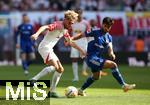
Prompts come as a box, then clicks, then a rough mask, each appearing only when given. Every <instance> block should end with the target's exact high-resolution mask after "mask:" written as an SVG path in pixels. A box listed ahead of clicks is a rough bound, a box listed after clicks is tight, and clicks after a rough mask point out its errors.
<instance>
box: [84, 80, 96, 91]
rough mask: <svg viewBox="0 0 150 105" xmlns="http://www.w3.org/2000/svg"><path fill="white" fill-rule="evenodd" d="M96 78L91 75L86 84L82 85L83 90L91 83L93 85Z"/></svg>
mask: <svg viewBox="0 0 150 105" xmlns="http://www.w3.org/2000/svg"><path fill="white" fill-rule="evenodd" d="M94 81H95V80H94V79H93V78H92V77H89V78H88V79H87V80H86V82H84V84H83V85H82V87H81V90H85V89H86V88H88V87H89V86H90V85H92V83H93V82H94Z"/></svg>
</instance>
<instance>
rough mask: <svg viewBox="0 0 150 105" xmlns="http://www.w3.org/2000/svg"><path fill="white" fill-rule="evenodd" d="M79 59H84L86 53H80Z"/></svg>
mask: <svg viewBox="0 0 150 105" xmlns="http://www.w3.org/2000/svg"><path fill="white" fill-rule="evenodd" d="M80 57H81V58H82V59H83V58H85V57H86V52H84V51H80Z"/></svg>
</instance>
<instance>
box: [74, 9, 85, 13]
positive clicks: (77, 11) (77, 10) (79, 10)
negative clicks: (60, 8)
mask: <svg viewBox="0 0 150 105" xmlns="http://www.w3.org/2000/svg"><path fill="white" fill-rule="evenodd" d="M74 11H75V12H76V13H77V14H82V12H83V10H82V9H81V8H76V9H75V10H74Z"/></svg>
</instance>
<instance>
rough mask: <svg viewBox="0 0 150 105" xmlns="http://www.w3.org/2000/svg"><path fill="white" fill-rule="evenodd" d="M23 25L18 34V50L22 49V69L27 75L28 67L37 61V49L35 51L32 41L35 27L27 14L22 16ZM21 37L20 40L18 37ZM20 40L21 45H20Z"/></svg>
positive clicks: (20, 26) (19, 27)
mask: <svg viewBox="0 0 150 105" xmlns="http://www.w3.org/2000/svg"><path fill="white" fill-rule="evenodd" d="M22 21H23V23H22V24H21V25H19V26H18V29H17V32H16V48H20V50H21V60H22V67H23V70H24V73H25V75H27V74H28V73H29V72H28V66H29V65H30V63H31V62H32V60H34V59H35V53H34V51H35V49H34V44H35V43H34V41H32V40H31V38H30V37H31V35H32V34H33V33H34V32H33V26H32V25H31V24H30V23H29V18H28V16H27V14H23V15H22ZM19 35H20V37H19V38H18V36H19ZM18 40H20V43H18V42H19V41H18Z"/></svg>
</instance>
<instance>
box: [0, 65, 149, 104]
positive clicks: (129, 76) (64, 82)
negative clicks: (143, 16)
mask: <svg viewBox="0 0 150 105" xmlns="http://www.w3.org/2000/svg"><path fill="white" fill-rule="evenodd" d="M43 67H44V66H43V65H32V66H30V75H29V76H24V74H23V71H22V69H21V67H13V66H7V67H6V66H4V67H0V80H28V79H30V78H31V77H32V76H34V75H35V74H37V73H38V72H39V71H40V70H41V69H42V68H43ZM64 68H65V72H64V74H63V75H62V78H61V80H60V82H59V84H58V88H57V91H58V92H59V93H60V95H62V96H64V89H65V88H66V87H67V86H70V85H73V86H75V87H77V88H79V87H80V86H81V85H82V83H83V82H84V81H85V80H86V77H83V76H81V75H80V81H79V82H75V83H73V82H72V81H71V80H72V78H73V76H72V69H71V65H64ZM80 68H81V66H80ZM119 68H120V71H121V73H122V75H123V77H124V79H125V81H126V82H127V83H135V84H136V85H137V87H136V89H135V90H133V91H130V92H128V93H124V92H123V91H122V90H121V88H120V86H119V85H118V83H117V82H116V80H115V79H114V78H113V77H112V75H111V72H110V70H106V71H107V72H108V76H106V77H102V78H101V79H100V80H99V81H96V82H95V83H94V84H93V85H92V86H91V87H90V88H88V89H87V93H88V96H87V97H77V98H74V99H68V98H61V99H50V104H51V105H101V104H102V105H150V68H149V67H128V66H125V65H121V66H119ZM79 74H80V72H79ZM51 77H52V75H47V76H45V77H44V78H42V79H46V80H49V79H51ZM1 93H4V92H1V91H0V94H1ZM19 103H21V104H19ZM47 104H49V99H46V100H44V101H43V102H40V101H39V102H38V101H35V100H34V99H32V100H31V101H21V100H17V101H13V100H9V101H6V100H0V105H47Z"/></svg>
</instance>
